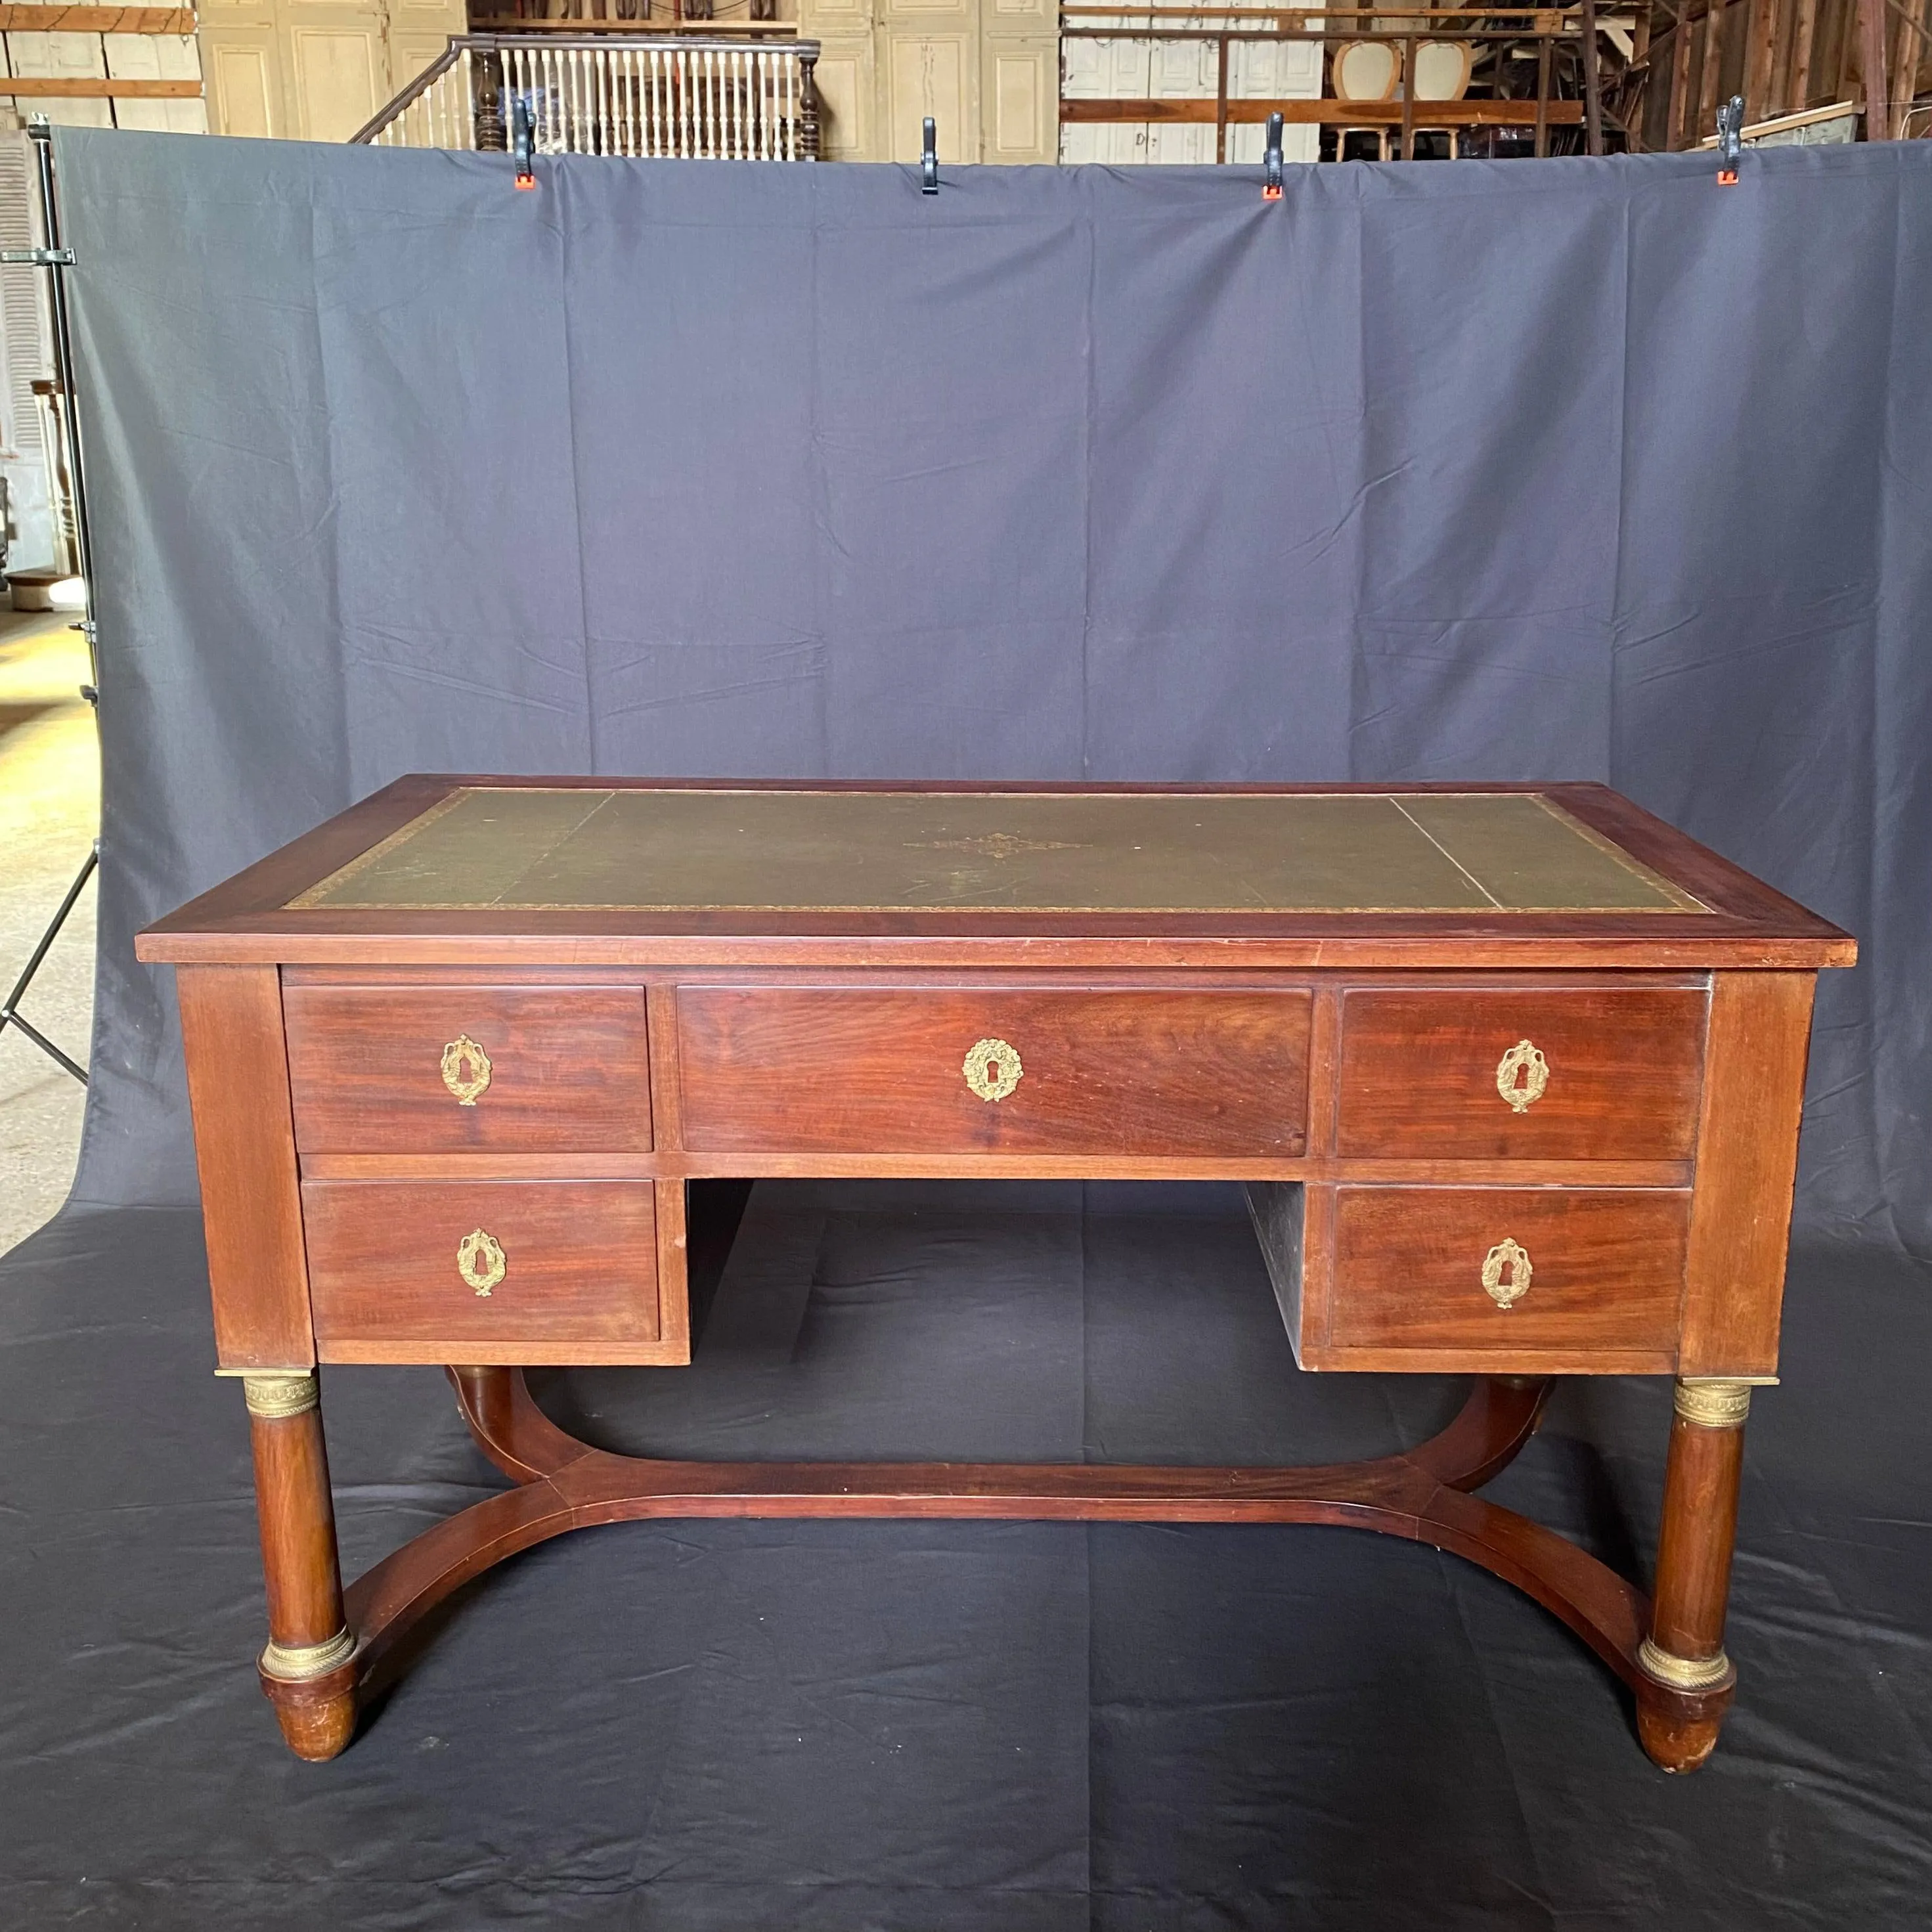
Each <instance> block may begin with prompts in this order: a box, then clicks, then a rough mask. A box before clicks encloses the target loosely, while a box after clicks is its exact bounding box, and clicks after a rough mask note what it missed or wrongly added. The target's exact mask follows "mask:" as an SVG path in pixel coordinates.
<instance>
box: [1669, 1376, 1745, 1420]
mask: <svg viewBox="0 0 1932 1932" xmlns="http://www.w3.org/2000/svg"><path fill="white" fill-rule="evenodd" d="M1751 1387H1752V1385H1751V1383H1749V1382H1718V1381H1709V1382H1679V1384H1678V1385H1677V1413H1678V1414H1679V1415H1681V1416H1682V1418H1684V1420H1685V1421H1686V1422H1691V1423H1695V1424H1697V1427H1699V1428H1700V1429H1742V1428H1743V1427H1744V1426H1745V1418H1746V1417H1748V1415H1750V1414H1751Z"/></svg>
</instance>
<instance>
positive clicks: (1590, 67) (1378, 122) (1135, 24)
mask: <svg viewBox="0 0 1932 1932" xmlns="http://www.w3.org/2000/svg"><path fill="white" fill-rule="evenodd" d="M1596 11H1597V10H1596V7H1595V5H1585V6H1583V7H1581V8H1580V9H1578V10H1564V9H1561V8H1553V7H1502V8H1492V9H1487V10H1484V12H1482V13H1481V14H1472V13H1469V12H1468V11H1462V12H1457V11H1454V10H1451V9H1449V8H1446V7H1378V8H1377V9H1376V11H1375V12H1374V13H1372V14H1371V13H1367V12H1361V13H1356V12H1347V13H1337V12H1334V11H1317V10H1312V9H1310V10H1287V9H1282V8H1275V7H1270V8H1268V9H1266V10H1261V9H1256V8H1239V7H1230V8H1228V9H1226V10H1223V9H1220V8H1213V9H1203V8H1201V7H1163V6H1146V7H1106V6H1068V7H1063V8H1062V9H1061V40H1062V43H1063V45H1064V44H1065V43H1067V42H1070V41H1079V40H1109V41H1123V40H1150V41H1155V42H1160V43H1167V44H1177V43H1178V44H1185V43H1197V44H1199V43H1211V44H1212V45H1213V46H1214V48H1215V49H1216V54H1217V58H1216V68H1217V75H1218V79H1217V84H1216V87H1215V91H1214V94H1213V95H1202V96H1200V97H1199V98H1187V97H1176V96H1175V95H1160V96H1156V97H1154V98H1140V99H1133V100H1128V99H1112V100H1096V99H1080V98H1066V97H1064V96H1063V98H1062V99H1061V104H1060V118H1061V125H1062V126H1063V127H1064V126H1066V125H1067V124H1073V123H1082V122H1091V121H1112V122H1121V121H1126V122H1148V123H1160V122H1174V121H1181V122H1187V121H1193V122H1197V123H1198V122H1212V123H1213V124H1214V127H1215V130H1216V132H1215V158H1216V159H1217V160H1226V159H1227V158H1228V153H1227V148H1228V130H1229V127H1230V126H1231V125H1232V126H1246V125H1247V124H1252V123H1254V122H1258V121H1266V120H1267V119H1268V117H1269V116H1270V115H1274V114H1279V115H1281V116H1282V117H1283V120H1284V121H1286V123H1287V124H1288V125H1289V126H1291V127H1294V126H1297V125H1301V126H1307V125H1308V124H1315V125H1317V126H1322V127H1335V128H1337V129H1343V128H1346V129H1381V130H1387V132H1388V133H1395V134H1396V135H1397V142H1396V146H1395V156H1394V157H1395V158H1396V159H1397V160H1407V159H1409V158H1410V157H1412V155H1413V154H1414V153H1415V133H1416V130H1418V128H1420V129H1424V130H1442V129H1445V128H1447V129H1449V130H1452V131H1453V130H1457V129H1460V128H1463V127H1512V128H1517V129H1523V130H1533V132H1534V135H1535V151H1536V153H1537V154H1547V153H1548V152H1549V151H1550V130H1551V129H1553V128H1554V127H1575V126H1577V125H1578V124H1582V125H1583V127H1584V128H1585V130H1586V133H1585V145H1586V150H1587V151H1588V152H1589V153H1591V154H1601V153H1602V152H1603V151H1604V142H1603V118H1602V85H1601V76H1600V74H1599V71H1598V49H1597V28H1596ZM1472 21H1480V23H1481V24H1480V25H1472V24H1471V23H1472ZM1355 40H1371V41H1379V42H1382V43H1387V44H1388V45H1389V46H1391V48H1392V49H1394V53H1395V57H1396V58H1397V62H1399V63H1400V69H1399V71H1400V73H1401V74H1403V75H1404V76H1407V75H1410V74H1414V73H1415V71H1416V63H1415V56H1416V51H1417V49H1418V47H1420V46H1423V45H1424V44H1425V43H1427V42H1430V41H1432V40H1453V41H1457V42H1460V43H1467V44H1468V45H1469V46H1470V47H1471V49H1472V55H1473V54H1474V53H1476V52H1485V51H1487V52H1497V53H1500V52H1505V50H1508V49H1514V48H1516V47H1519V46H1533V47H1534V48H1535V92H1534V94H1532V95H1526V96H1522V97H1514V98H1502V97H1499V96H1498V95H1496V93H1495V92H1494V90H1493V91H1492V95H1491V96H1490V98H1463V99H1458V100H1453V101H1428V100H1421V101H1418V100H1416V99H1415V98H1413V92H1414V90H1413V89H1412V88H1410V87H1409V86H1403V88H1402V89H1401V98H1400V99H1396V100H1388V101H1361V100H1340V99H1337V98H1335V97H1334V96H1333V95H1324V96H1322V97H1321V98H1313V99H1311V98H1282V99H1275V100H1269V99H1262V98H1254V97H1253V96H1244V95H1230V93H1229V71H1230V63H1231V55H1232V52H1233V51H1234V50H1235V49H1238V48H1241V47H1243V46H1255V45H1257V44H1263V43H1265V44H1277V45H1278V44H1280V43H1293V42H1308V41H1313V42H1319V43H1327V44H1328V45H1329V46H1336V45H1339V44H1340V43H1345V42H1348V41H1355ZM1566 54H1567V55H1569V56H1571V58H1570V59H1569V60H1568V62H1567V64H1568V65H1569V66H1571V68H1573V69H1574V71H1575V73H1576V74H1577V77H1579V79H1580V83H1581V85H1580V87H1579V88H1578V90H1577V92H1578V93H1579V94H1580V95H1581V97H1582V98H1580V99H1579V98H1574V97H1572V98H1568V99H1565V98H1559V94H1558V92H1557V89H1556V85H1555V80H1556V65H1557V62H1558V59H1559V56H1560V55H1566ZM1384 138H1385V139H1386V138H1387V136H1386V133H1385V136H1384ZM1250 145H1252V144H1251V143H1250ZM1451 152H1452V153H1453V152H1454V143H1453V142H1452V144H1451Z"/></svg>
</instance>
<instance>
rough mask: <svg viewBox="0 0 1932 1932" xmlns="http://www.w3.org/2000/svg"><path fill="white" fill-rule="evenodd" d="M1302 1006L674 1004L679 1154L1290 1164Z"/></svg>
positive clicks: (971, 993)
mask: <svg viewBox="0 0 1932 1932" xmlns="http://www.w3.org/2000/svg"><path fill="white" fill-rule="evenodd" d="M677 1011H678V1063H679V1087H680V1091H681V1093H682V1104H683V1121H684V1140H685V1145H686V1146H687V1147H688V1148H691V1149H692V1150H694V1151H702V1152H710V1153H732V1152H757V1151H765V1152H772V1153H790V1154H802V1153H812V1154H942V1153H943V1154H975V1153H980V1154H1060V1155H1070V1156H1081V1155H1084V1156H1088V1157H1103V1158H1104V1157H1119V1156H1127V1157H1132V1156H1134V1155H1137V1154H1147V1155H1165V1156H1182V1157H1189V1156H1192V1157H1201V1158H1217V1157H1219V1158H1226V1159H1231V1160H1232V1159H1240V1158H1244V1157H1245V1158H1249V1159H1253V1157H1256V1156H1275V1157H1281V1158H1289V1159H1292V1158H1293V1157H1296V1156H1298V1155H1299V1154H1301V1152H1302V1151H1303V1147H1304V1142H1305V1139H1306V1133H1307V1129H1306V1118H1307V1088H1308V1037H1309V1016H1310V995H1309V993H1308V992H1307V989H1304V988H1298V987H1288V988H1285V989H1282V990H1280V991H1279V992H1277V991H1274V990H1257V991H1246V992H1242V991H1227V992H1221V991H1202V992H1190V991H1175V992H1164V991H1140V990H1128V991H1118V992H1088V991H1081V990H1073V989H1068V990H1065V991H1062V990H1059V989H1013V988H1006V987H986V988H959V989H953V988H947V989H911V988H908V989H891V988H881V987H876V986H868V987H785V988H773V987H736V986H682V987H680V988H679V989H678V995H677Z"/></svg>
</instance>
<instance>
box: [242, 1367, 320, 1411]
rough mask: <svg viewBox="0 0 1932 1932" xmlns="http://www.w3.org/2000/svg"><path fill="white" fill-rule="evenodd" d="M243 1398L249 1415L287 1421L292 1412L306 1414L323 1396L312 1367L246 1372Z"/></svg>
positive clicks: (243, 1381) (243, 1378) (243, 1383)
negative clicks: (249, 1374)
mask: <svg viewBox="0 0 1932 1932" xmlns="http://www.w3.org/2000/svg"><path fill="white" fill-rule="evenodd" d="M242 1400H243V1401H244V1402H245V1403H247V1404H248V1413H249V1414H250V1415H259V1416H260V1418H262V1419H263V1421H265V1422H285V1421H287V1420H288V1418H290V1417H291V1416H295V1415H307V1414H308V1412H309V1411H310V1410H311V1409H314V1408H315V1407H317V1406H318V1405H319V1404H320V1402H321V1400H322V1391H321V1388H320V1385H319V1384H318V1383H317V1380H316V1376H315V1371H314V1370H313V1369H308V1370H298V1371H296V1372H295V1373H289V1372H288V1371H287V1370H284V1371H282V1372H281V1373H278V1374H275V1375H261V1376H243V1377H242Z"/></svg>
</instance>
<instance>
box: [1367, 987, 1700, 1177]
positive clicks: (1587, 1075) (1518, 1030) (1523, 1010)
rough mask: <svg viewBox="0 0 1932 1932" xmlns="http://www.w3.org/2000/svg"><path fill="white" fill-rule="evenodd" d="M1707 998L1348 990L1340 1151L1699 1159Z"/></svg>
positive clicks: (1535, 990) (1674, 993)
mask: <svg viewBox="0 0 1932 1932" xmlns="http://www.w3.org/2000/svg"><path fill="white" fill-rule="evenodd" d="M1707 997H1708V996H1707V995H1706V992H1705V991H1704V989H1703V988H1702V987H1645V988H1634V989H1628V990H1622V989H1617V990H1602V991H1598V990H1595V989H1574V990H1569V991H1565V990H1563V989H1551V988H1548V987H1538V986H1526V987H1524V988H1523V989H1522V990H1521V991H1520V992H1519V991H1514V990H1510V989H1503V990H1496V989H1490V988H1485V989H1482V990H1481V991H1477V992H1458V991H1457V990H1455V989H1453V988H1440V989H1424V990H1419V991H1417V992H1397V991H1390V990H1379V989H1364V990H1362V991H1361V992H1350V993H1349V994H1347V995H1346V996H1345V997H1344V998H1343V1002H1342V1066H1341V1090H1342V1097H1341V1109H1340V1118H1339V1120H1338V1122H1337V1135H1336V1151H1337V1153H1338V1154H1341V1155H1342V1156H1343V1157H1345V1158H1346V1157H1351V1156H1354V1157H1374V1156H1382V1157H1390V1158H1404V1159H1426V1158H1428V1157H1436V1158H1439V1159H1442V1160H1534V1159H1539V1158H1540V1159H1542V1160H1688V1159H1689V1158H1690V1157H1691V1151H1692V1148H1693V1146H1694V1144H1695V1142H1696V1139H1697V1097H1698V1088H1699V1085H1700V1078H1701V1075H1702V1070H1703V1051H1704V1016H1705V1009H1706V1001H1707ZM1505 1088H1508V1089H1509V1091H1508V1092H1507V1093H1506V1092H1505V1091H1504V1089H1505Z"/></svg>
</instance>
